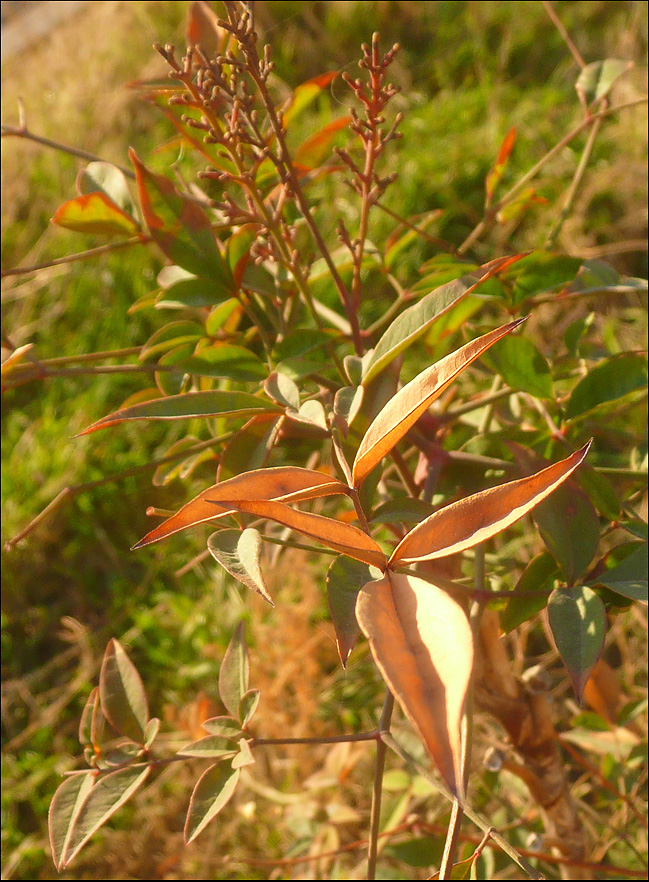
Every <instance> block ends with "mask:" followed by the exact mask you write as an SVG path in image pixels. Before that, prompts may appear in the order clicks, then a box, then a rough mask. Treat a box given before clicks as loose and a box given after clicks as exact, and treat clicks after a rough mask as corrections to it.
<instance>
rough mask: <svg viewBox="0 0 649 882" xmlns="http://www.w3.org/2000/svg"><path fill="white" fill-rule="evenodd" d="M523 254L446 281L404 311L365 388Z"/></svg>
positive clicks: (369, 369)
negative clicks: (430, 330) (465, 300)
mask: <svg viewBox="0 0 649 882" xmlns="http://www.w3.org/2000/svg"><path fill="white" fill-rule="evenodd" d="M524 256H525V255H523V254H515V255H510V256H509V257H499V258H497V259H496V260H492V261H490V262H489V263H486V264H484V266H481V267H479V268H478V269H477V270H475V271H474V272H471V273H467V274H466V275H464V276H462V277H461V278H459V279H454V280H453V281H452V282H447V283H446V284H444V285H440V287H439V288H435V289H434V290H433V291H430V292H429V293H428V294H426V296H425V297H422V298H421V300H419V301H418V302H417V303H415V304H413V306H410V307H408V309H406V310H404V311H403V312H402V313H401V314H400V315H398V316H397V318H396V319H395V320H394V321H393V322H392V324H391V325H390V326H389V327H388V328H387V330H386V331H385V333H384V334H383V336H382V337H381V339H380V340H379V342H378V343H377V344H376V348H375V349H374V352H373V353H372V354H371V356H370V358H369V361H368V362H367V365H366V367H365V370H364V372H363V386H367V385H368V384H369V383H370V382H371V381H372V380H373V379H374V377H376V376H377V375H378V374H380V373H381V371H382V370H384V369H385V368H386V367H387V365H388V364H390V362H391V361H393V360H394V359H395V358H396V357H397V355H399V354H400V353H401V352H403V351H404V349H407V348H408V346H411V345H412V344H413V343H414V342H415V341H416V340H418V339H419V338H420V337H423V335H424V334H425V333H426V332H427V331H428V329H429V328H430V327H431V325H432V324H433V323H434V322H435V321H437V319H439V318H441V317H442V316H443V315H445V314H446V313H447V312H448V311H449V310H450V309H452V308H453V307H454V306H455V305H456V304H457V303H459V302H460V300H462V299H463V298H464V297H466V295H467V294H470V293H471V292H472V291H473V290H475V288H477V287H478V285H481V284H482V283H483V282H486V281H487V279H490V278H491V277H492V276H494V275H496V274H497V273H499V272H501V271H502V270H504V269H506V268H507V267H508V266H511V264H512V263H515V262H516V261H517V260H520V259H521V257H524Z"/></svg>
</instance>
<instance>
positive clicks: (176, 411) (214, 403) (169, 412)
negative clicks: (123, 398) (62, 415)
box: [80, 390, 280, 435]
mask: <svg viewBox="0 0 649 882" xmlns="http://www.w3.org/2000/svg"><path fill="white" fill-rule="evenodd" d="M278 412H280V411H279V408H277V407H276V406H275V405H273V404H271V403H270V402H269V401H264V399H263V398H258V397H257V396H256V395H251V394H250V393H249V392H222V391H220V390H216V391H212V392H188V393H185V394H182V395H170V396H168V397H167V398H158V399H156V400H155V401H146V402H144V403H143V404H136V405H134V406H133V407H127V408H125V409H124V410H118V411H115V413H111V414H109V415H108V416H105V417H103V418H102V419H100V420H98V421H97V422H96V423H93V424H92V425H91V426H88V428H87V429H84V431H83V432H80V434H81V435H88V434H89V433H90V432H95V431H96V430H97V429H105V428H107V427H108V426H114V425H117V423H123V422H125V421H127V420H179V419H188V418H190V417H213V416H238V417H245V416H251V415H252V414H255V413H278Z"/></svg>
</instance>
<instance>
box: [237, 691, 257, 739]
mask: <svg viewBox="0 0 649 882" xmlns="http://www.w3.org/2000/svg"><path fill="white" fill-rule="evenodd" d="M260 698H261V693H260V691H259V689H249V690H248V691H247V692H246V693H244V694H243V695H242V696H241V701H240V702H239V719H240V720H241V727H242V728H243V729H245V728H246V726H247V725H248V723H249V722H250V720H252V718H253V717H254V715H255V713H256V711H257V708H258V707H259V699H260Z"/></svg>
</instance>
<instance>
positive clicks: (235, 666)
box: [219, 622, 250, 717]
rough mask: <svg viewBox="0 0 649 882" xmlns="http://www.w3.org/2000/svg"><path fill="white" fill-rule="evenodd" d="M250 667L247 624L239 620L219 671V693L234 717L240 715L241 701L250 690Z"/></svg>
mask: <svg viewBox="0 0 649 882" xmlns="http://www.w3.org/2000/svg"><path fill="white" fill-rule="evenodd" d="M249 667H250V666H249V662H248V647H247V646H246V638H245V624H244V622H239V624H238V625H237V627H236V628H235V630H234V634H233V635H232V639H231V640H230V643H229V645H228V648H227V649H226V651H225V655H224V656H223V661H222V662H221V670H220V671H219V695H220V696H221V701H222V702H223V704H224V705H225V706H226V708H227V709H228V711H229V712H230V713H231V714H232V716H233V717H234V716H237V715H238V713H239V702H240V701H241V698H242V696H243V695H244V694H245V693H246V692H247V691H248V678H249V676H250V670H249Z"/></svg>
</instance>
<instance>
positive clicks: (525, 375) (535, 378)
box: [485, 334, 554, 399]
mask: <svg viewBox="0 0 649 882" xmlns="http://www.w3.org/2000/svg"><path fill="white" fill-rule="evenodd" d="M485 361H486V362H487V364H488V365H489V366H490V367H491V368H493V369H494V370H495V371H496V373H498V374H500V376H501V377H502V378H503V380H504V381H505V383H506V384H507V385H508V386H509V387H510V388H512V389H518V390H520V391H521V392H529V394H530V395H534V396H535V397H536V398H549V399H552V398H553V397H554V395H553V390H552V373H551V371H550V366H549V365H548V362H547V361H546V359H545V358H544V357H543V356H542V355H541V353H540V352H539V351H538V349H537V348H536V346H535V345H534V344H533V343H532V341H531V340H528V339H527V337H522V336H521V335H520V334H519V335H517V336H516V337H505V338H504V339H503V340H500V341H499V342H498V343H496V345H495V346H494V347H493V348H492V349H491V350H490V352H489V354H488V355H487V356H485Z"/></svg>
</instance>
